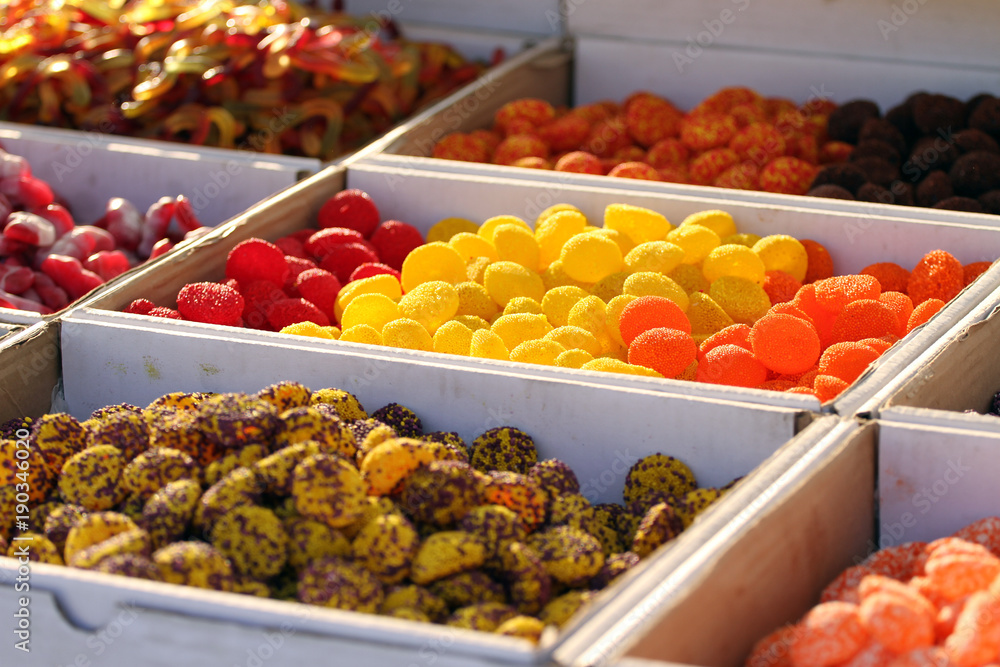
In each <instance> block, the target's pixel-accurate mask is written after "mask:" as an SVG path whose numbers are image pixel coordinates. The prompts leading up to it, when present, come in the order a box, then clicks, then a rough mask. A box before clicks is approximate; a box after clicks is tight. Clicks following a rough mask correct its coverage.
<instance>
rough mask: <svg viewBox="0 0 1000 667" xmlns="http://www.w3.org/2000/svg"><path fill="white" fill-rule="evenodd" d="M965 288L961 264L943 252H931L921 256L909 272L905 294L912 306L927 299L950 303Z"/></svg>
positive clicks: (963, 271)
mask: <svg viewBox="0 0 1000 667" xmlns="http://www.w3.org/2000/svg"><path fill="white" fill-rule="evenodd" d="M963 287H965V270H964V268H963V267H962V264H961V262H959V261H958V260H957V259H955V258H954V257H952V256H951V255H950V254H948V253H946V252H945V251H944V250H932V251H931V252H929V253H927V254H926V255H924V256H923V258H922V259H921V260H920V262H919V263H918V264H917V265H916V266H915V267H913V271H911V272H910V280H909V282H908V283H907V286H906V293H907V294H909V295H910V298H911V299H913V303H914V305H920V304H921V303H923V302H924V301H926V300H928V299H941V300H942V301H944V302H945V303H947V302H948V301H951V299H952V298H954V296H955V295H956V294H958V293H959V292H961V291H962V288H963Z"/></svg>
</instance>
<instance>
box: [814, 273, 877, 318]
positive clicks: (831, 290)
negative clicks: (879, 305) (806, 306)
mask: <svg viewBox="0 0 1000 667" xmlns="http://www.w3.org/2000/svg"><path fill="white" fill-rule="evenodd" d="M881 293H882V288H881V286H880V285H879V283H878V280H876V279H875V278H874V277H872V276H868V275H851V276H835V277H833V278H827V279H825V280H821V281H819V282H817V283H816V292H815V294H816V301H817V303H818V304H819V306H820V307H822V308H823V309H824V310H826V311H828V312H830V313H834V314H836V313H839V312H840V311H841V310H843V309H844V307H845V306H847V304H849V303H851V302H852V301H857V300H859V299H878V297H879V295H880V294H881ZM807 312H808V311H807Z"/></svg>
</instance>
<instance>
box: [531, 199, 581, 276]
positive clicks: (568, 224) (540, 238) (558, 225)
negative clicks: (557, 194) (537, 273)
mask: <svg viewBox="0 0 1000 667" xmlns="http://www.w3.org/2000/svg"><path fill="white" fill-rule="evenodd" d="M557 205H558V204H557ZM546 210H548V209H546ZM543 214H544V211H543ZM586 226H587V218H586V217H585V216H584V215H583V214H582V213H580V212H579V211H577V210H575V209H568V210H561V211H555V212H553V213H551V214H549V215H548V216H546V217H545V218H544V219H543V218H542V217H541V216H539V219H538V221H537V222H536V223H535V240H536V241H537V242H538V249H539V263H540V266H541V267H542V268H544V267H547V266H548V265H549V264H551V263H552V262H554V261H556V260H557V259H559V252H560V251H561V250H562V247H563V245H564V244H565V243H566V241H569V240H570V239H571V238H573V237H574V236H575V235H577V234H580V233H582V232H583V229H584V227H586Z"/></svg>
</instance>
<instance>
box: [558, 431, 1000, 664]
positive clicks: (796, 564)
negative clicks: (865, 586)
mask: <svg viewBox="0 0 1000 667" xmlns="http://www.w3.org/2000/svg"><path fill="white" fill-rule="evenodd" d="M998 448H1000V437H998V436H997V434H996V433H983V432H976V431H970V430H963V429H956V428H950V427H935V426H926V425H916V424H898V423H891V422H885V421H879V422H868V423H866V424H863V425H862V424H859V423H854V422H851V421H844V422H842V423H840V424H839V425H838V426H837V427H836V428H835V429H834V430H832V431H831V432H830V433H828V434H827V435H826V437H825V438H824V439H823V440H822V441H821V442H820V443H818V444H817V446H816V447H815V448H813V449H812V450H811V451H810V452H809V455H808V456H807V457H806V458H804V459H803V460H802V461H801V463H800V465H799V466H798V467H797V468H792V469H789V470H788V472H787V473H786V474H785V475H784V476H782V477H781V478H779V479H777V480H776V481H775V482H774V484H773V485H772V486H771V487H769V488H767V489H766V490H764V491H763V492H762V495H761V498H762V502H761V503H760V504H759V505H758V506H756V507H755V508H753V509H750V510H748V511H746V512H745V513H743V514H741V515H740V516H738V517H737V518H736V520H734V521H732V522H731V523H730V524H729V525H727V527H726V529H725V530H723V531H720V532H718V533H717V534H716V535H715V536H714V537H713V539H712V540H709V542H708V543H707V546H708V550H707V551H706V552H704V553H706V554H708V555H707V556H706V558H705V559H704V560H702V561H700V562H698V563H697V567H698V569H697V571H695V572H690V573H688V575H689V577H690V581H691V584H690V585H689V586H686V587H685V588H684V589H677V590H676V591H659V590H657V589H656V588H651V589H649V590H648V591H636V595H635V596H632V595H630V590H629V589H628V588H626V589H625V590H624V591H623V592H622V593H620V594H619V596H618V598H616V600H615V601H614V603H612V604H609V605H607V606H605V607H604V608H603V609H601V610H599V612H597V613H595V618H593V619H592V621H593V625H591V627H589V628H588V627H587V625H586V624H584V626H582V627H581V628H580V632H579V633H578V636H580V637H582V636H584V635H586V634H587V633H588V630H589V631H590V635H589V636H590V642H589V643H584V642H582V641H581V642H580V643H579V645H578V646H577V647H570V646H568V645H567V646H565V647H563V650H562V652H560V653H557V655H556V659H557V662H559V663H560V664H574V665H593V664H597V663H598V661H599V660H600V659H601V658H602V657H605V656H609V655H623V654H624V655H627V656H630V657H632V658H635V659H638V660H653V661H665V662H669V663H672V664H676V663H680V664H687V665H704V666H706V667H708V666H711V667H737V666H738V665H742V664H743V661H744V660H745V658H746V657H747V655H748V654H749V652H750V650H751V648H752V646H753V645H754V643H755V642H756V641H757V640H759V639H761V638H763V637H764V636H766V635H767V634H769V633H770V632H771V631H773V630H775V629H777V628H778V627H780V626H781V625H783V624H784V623H788V622H795V621H797V620H798V619H799V618H801V616H802V614H804V613H805V612H806V611H808V610H809V609H810V608H811V607H812V606H813V605H815V604H816V603H817V602H818V601H819V596H820V592H821V591H822V590H823V588H824V587H825V586H826V585H827V584H829V583H830V582H831V581H832V580H833V579H834V578H835V577H836V576H837V575H839V574H840V573H841V572H842V571H843V570H844V569H846V568H847V567H850V566H852V565H855V564H857V563H860V562H861V561H862V560H864V558H865V557H867V556H868V555H869V554H870V553H872V552H873V551H874V550H876V548H879V547H890V546H896V545H899V544H903V543H906V542H913V541H928V542H929V541H932V540H934V539H937V538H940V537H947V536H949V535H951V534H952V533H954V532H955V531H957V530H959V529H960V528H962V527H964V526H966V525H968V524H970V523H972V522H973V521H976V520H978V519H982V518H985V517H989V516H998V515H1000V499H998V497H997V494H996V491H995V489H996V484H995V480H996V476H997V474H998V473H1000V457H998V455H997V454H998V451H1000V449H998ZM876 480H877V482H876ZM873 491H874V493H873ZM765 498H766V500H765ZM635 581H636V580H633V582H632V583H635ZM640 593H645V595H644V596H643V595H640ZM618 599H621V600H622V604H621V605H617V604H615V603H617V602H618ZM601 615H603V617H600V616H601ZM640 664H641V663H640Z"/></svg>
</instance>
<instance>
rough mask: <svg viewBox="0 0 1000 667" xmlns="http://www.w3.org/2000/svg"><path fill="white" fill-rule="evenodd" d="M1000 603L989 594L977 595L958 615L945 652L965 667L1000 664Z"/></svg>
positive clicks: (956, 662)
mask: <svg viewBox="0 0 1000 667" xmlns="http://www.w3.org/2000/svg"><path fill="white" fill-rule="evenodd" d="M998 619H1000V600H997V599H996V598H994V597H993V596H992V595H990V594H989V593H987V592H986V591H980V592H978V593H973V594H972V596H971V597H969V600H968V602H966V603H965V608H964V609H962V613H960V614H959V615H958V621H957V622H956V623H955V631H954V632H952V633H951V635H950V636H949V637H948V639H946V640H945V643H944V647H945V651H947V652H948V657H950V658H951V661H952V662H954V663H955V664H957V665H960V666H961V667H974V666H976V665H986V664H987V663H991V662H996V661H997V659H998V658H1000V620H998Z"/></svg>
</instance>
